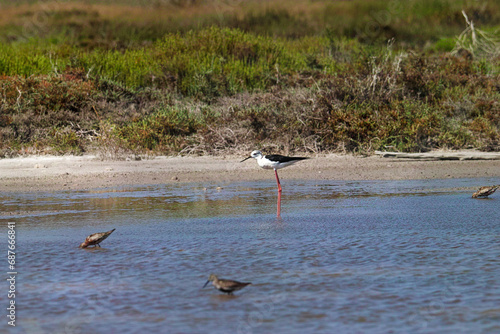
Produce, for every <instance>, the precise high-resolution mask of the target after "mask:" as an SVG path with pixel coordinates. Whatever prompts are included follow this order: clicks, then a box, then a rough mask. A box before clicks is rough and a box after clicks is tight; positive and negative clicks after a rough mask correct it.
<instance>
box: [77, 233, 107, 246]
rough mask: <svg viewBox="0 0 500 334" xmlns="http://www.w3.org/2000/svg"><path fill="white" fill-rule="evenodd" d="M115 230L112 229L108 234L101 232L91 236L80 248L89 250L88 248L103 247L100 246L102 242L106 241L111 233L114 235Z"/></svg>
mask: <svg viewBox="0 0 500 334" xmlns="http://www.w3.org/2000/svg"><path fill="white" fill-rule="evenodd" d="M114 230H115V229H112V230H111V231H108V232H100V233H94V234H91V235H89V236H88V237H87V238H86V239H85V241H84V242H82V243H81V244H80V246H79V248H87V247H88V246H92V245H93V246H94V247H97V246H99V247H101V245H99V244H100V243H101V242H103V241H104V239H106V238H107V237H109V235H110V234H111V233H113V231H114Z"/></svg>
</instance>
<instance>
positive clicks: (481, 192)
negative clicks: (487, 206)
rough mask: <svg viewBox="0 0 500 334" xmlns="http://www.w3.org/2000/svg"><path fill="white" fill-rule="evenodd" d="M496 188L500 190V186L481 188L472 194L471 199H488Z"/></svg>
mask: <svg viewBox="0 0 500 334" xmlns="http://www.w3.org/2000/svg"><path fill="white" fill-rule="evenodd" d="M498 188H500V184H499V185H496V186H486V187H481V188H479V189H478V191H476V192H475V193H474V194H472V198H478V197H488V196H489V195H491V194H493V193H494V192H495V191H496V190H497V189H498Z"/></svg>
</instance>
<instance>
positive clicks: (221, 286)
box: [203, 274, 252, 295]
mask: <svg viewBox="0 0 500 334" xmlns="http://www.w3.org/2000/svg"><path fill="white" fill-rule="evenodd" d="M210 282H212V285H213V286H214V287H215V288H216V289H217V290H219V291H222V292H224V293H227V294H228V295H232V294H233V291H237V290H241V289H243V288H244V287H246V286H247V285H250V284H252V283H242V282H238V281H232V280H229V279H219V278H218V277H217V276H215V275H214V274H211V275H210V276H209V277H208V281H207V283H205V285H204V286H203V288H204V287H206V286H207V285H208V283H210Z"/></svg>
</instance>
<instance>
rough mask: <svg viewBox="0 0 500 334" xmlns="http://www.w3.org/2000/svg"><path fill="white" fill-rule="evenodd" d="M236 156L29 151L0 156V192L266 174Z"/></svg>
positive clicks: (439, 166) (347, 161)
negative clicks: (113, 157)
mask: <svg viewBox="0 0 500 334" xmlns="http://www.w3.org/2000/svg"><path fill="white" fill-rule="evenodd" d="M242 158H243V157H241V156H226V157H157V158H154V159H150V160H139V161H135V160H133V161H101V160H99V159H97V158H96V157H94V156H63V157H54V156H36V157H35V156H33V157H25V158H14V159H1V160H0V191H4V192H5V191H8V192H17V191H23V192H24V191H34V192H37V191H57V190H86V189H95V188H102V187H115V186H123V185H146V184H163V183H173V182H211V183H221V184H224V183H228V182H235V181H252V180H265V179H269V180H270V182H274V175H273V172H272V171H269V170H262V169H260V168H259V167H258V166H257V163H256V161H255V160H253V159H252V160H247V161H245V162H244V163H240V162H239V161H240V160H241V159H242ZM477 177H500V160H465V161H459V160H443V161H420V160H413V159H400V158H399V159H398V158H382V157H379V156H371V157H366V158H363V157H355V156H350V155H333V154H332V155H322V156H314V157H311V159H310V160H306V161H302V162H299V163H297V164H296V165H294V166H291V167H288V168H286V169H282V170H280V178H281V179H282V180H286V179H304V180H410V179H445V178H477Z"/></svg>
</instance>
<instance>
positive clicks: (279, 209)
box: [277, 191, 281, 218]
mask: <svg viewBox="0 0 500 334" xmlns="http://www.w3.org/2000/svg"><path fill="white" fill-rule="evenodd" d="M277 217H278V218H281V191H278V213H277Z"/></svg>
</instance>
